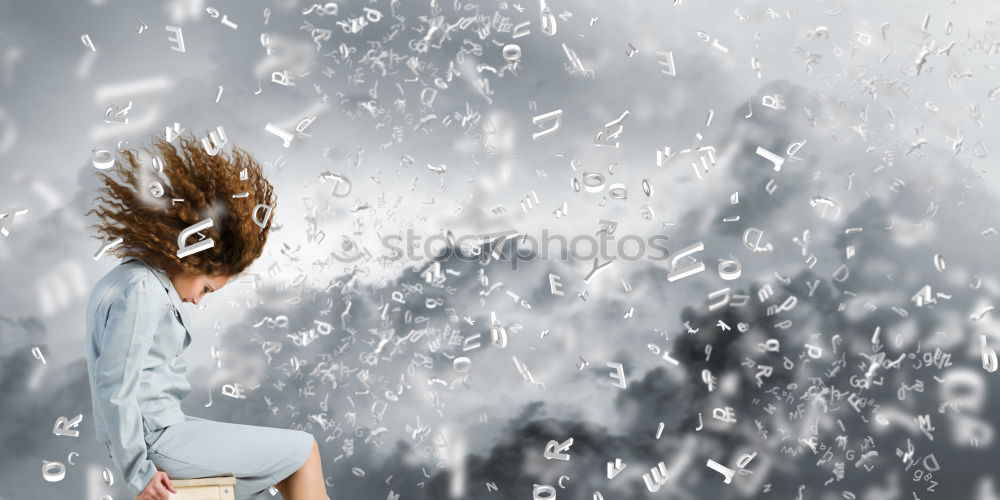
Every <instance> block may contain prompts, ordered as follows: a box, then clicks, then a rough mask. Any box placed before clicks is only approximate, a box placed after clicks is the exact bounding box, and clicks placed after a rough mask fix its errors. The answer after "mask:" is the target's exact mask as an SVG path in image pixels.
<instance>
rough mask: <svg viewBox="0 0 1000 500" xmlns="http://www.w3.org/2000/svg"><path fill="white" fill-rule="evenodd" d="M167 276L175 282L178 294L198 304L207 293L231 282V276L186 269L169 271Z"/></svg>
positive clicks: (187, 300) (185, 299) (182, 298)
mask: <svg viewBox="0 0 1000 500" xmlns="http://www.w3.org/2000/svg"><path fill="white" fill-rule="evenodd" d="M167 277H168V278H170V281H172V282H173V284H174V289H175V290H177V295H179V296H180V298H181V300H182V301H184V302H190V303H192V304H195V305H198V303H199V302H201V299H202V297H204V296H205V294H206V293H212V292H214V291H216V290H219V289H220V288H222V287H224V286H226V284H227V283H229V278H230V277H229V276H207V275H203V274H194V273H191V272H188V271H184V270H178V271H174V272H173V273H170V272H168V273H167Z"/></svg>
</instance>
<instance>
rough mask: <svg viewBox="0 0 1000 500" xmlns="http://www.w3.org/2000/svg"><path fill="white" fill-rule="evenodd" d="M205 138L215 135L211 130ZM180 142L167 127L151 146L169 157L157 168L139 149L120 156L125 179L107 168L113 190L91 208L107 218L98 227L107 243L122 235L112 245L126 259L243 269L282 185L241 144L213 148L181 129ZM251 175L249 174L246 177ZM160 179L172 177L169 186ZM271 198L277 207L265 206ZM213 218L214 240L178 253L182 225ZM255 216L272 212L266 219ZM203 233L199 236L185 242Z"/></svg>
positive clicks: (259, 246)
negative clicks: (274, 182) (261, 221)
mask: <svg viewBox="0 0 1000 500" xmlns="http://www.w3.org/2000/svg"><path fill="white" fill-rule="evenodd" d="M202 137H208V135H207V134H206V135H203V136H202ZM176 141H177V142H178V143H179V145H178V146H177V147H175V146H174V145H173V144H172V143H171V142H170V141H167V140H166V138H165V137H164V136H163V135H162V134H160V135H156V136H154V138H153V140H152V145H153V147H154V148H155V151H152V152H150V151H148V150H145V149H144V151H145V152H146V153H148V154H149V156H150V157H154V158H158V159H159V160H161V161H162V167H163V168H162V169H160V170H157V169H156V168H155V165H156V163H154V162H152V161H151V158H141V157H140V155H138V154H137V152H136V151H133V150H130V149H126V150H123V151H119V152H120V153H122V156H124V158H125V160H126V161H127V163H126V161H118V160H115V161H114V165H113V166H111V167H109V170H111V171H113V172H114V173H116V174H117V176H118V177H119V178H120V179H123V180H124V182H123V183H120V182H118V181H116V180H115V179H113V178H112V177H111V176H110V175H108V174H105V173H103V172H100V173H99V175H100V176H101V178H102V181H103V182H104V187H103V188H102V189H100V191H99V192H101V193H103V194H104V195H107V196H100V197H98V198H95V199H94V201H95V202H98V201H99V202H101V204H100V205H98V206H97V208H93V209H91V210H89V211H87V212H86V213H85V214H84V215H90V214H92V213H96V214H97V216H98V217H99V218H100V220H101V222H100V223H98V224H94V225H92V226H90V227H91V228H96V230H97V233H98V235H96V236H91V237H92V238H97V239H102V240H105V243H107V242H111V241H115V240H117V239H119V238H121V239H122V243H121V244H120V245H116V246H114V247H113V248H112V249H109V250H108V253H110V254H112V255H115V256H116V257H119V258H124V257H126V256H135V257H137V258H139V259H141V260H143V261H144V262H146V263H148V264H150V265H152V266H154V267H157V268H160V269H162V270H168V271H173V270H178V269H181V270H186V271H188V272H192V273H195V274H202V275H208V276H231V277H233V276H236V275H238V274H240V273H241V272H243V270H244V269H246V268H247V267H249V266H250V264H251V263H253V261H254V260H256V259H257V257H259V256H260V255H261V253H262V252H263V250H264V243H265V242H266V241H267V236H268V233H269V232H270V229H271V221H272V220H273V210H274V207H275V206H276V205H277V199H276V197H275V195H274V188H273V187H272V186H271V184H270V183H269V182H268V181H267V179H265V178H264V175H263V172H262V168H261V166H260V164H259V163H258V162H257V161H256V160H255V159H254V158H253V157H252V156H251V155H250V154H249V153H247V152H246V151H243V150H241V149H240V148H238V147H236V146H235V145H234V146H233V147H232V151H231V153H230V154H226V153H225V151H222V150H220V151H218V152H217V153H216V154H215V155H212V154H209V153H208V151H206V149H205V148H203V147H202V146H201V145H199V143H198V139H197V138H196V137H194V136H193V135H192V136H184V135H179V136H177V138H176ZM243 178H245V180H244V179H243ZM160 181H166V184H167V185H164V183H162V182H160ZM259 205H267V206H269V207H271V208H270V209H266V208H260V209H259V211H258V214H257V215H255V214H254V213H253V212H255V211H257V208H256V207H258V206H259ZM209 217H211V219H212V225H211V226H210V227H208V228H206V229H203V230H202V231H200V233H201V234H203V235H205V237H206V238H212V240H214V244H213V246H212V247H210V248H207V249H205V250H201V251H197V252H195V253H192V254H189V255H186V256H184V257H178V255H177V254H178V250H179V245H178V241H177V239H178V236H179V235H180V233H181V231H183V230H185V229H187V228H189V227H191V226H192V225H194V224H197V223H199V222H202V221H205V220H206V219H208V218H209ZM254 217H260V218H266V222H265V223H264V224H263V226H260V225H258V223H257V222H255V221H254ZM198 241H199V240H198V239H197V236H191V237H189V238H188V241H186V242H185V243H186V244H187V245H192V244H194V243H197V242H198Z"/></svg>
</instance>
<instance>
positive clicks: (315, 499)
mask: <svg viewBox="0 0 1000 500" xmlns="http://www.w3.org/2000/svg"><path fill="white" fill-rule="evenodd" d="M274 487H275V488H276V489H277V490H278V492H279V493H281V497H282V498H283V499H284V500H329V498H330V497H328V496H327V495H326V482H325V481H324V480H323V465H322V464H321V463H320V457H319V444H317V443H316V440H315V439H314V440H313V447H312V451H311V452H309V457H308V458H307V459H306V463H304V464H303V465H302V467H300V468H299V470H297V471H295V472H293V473H292V475H290V476H288V477H286V478H285V479H283V480H281V481H279V482H278V483H277V484H275V485H274Z"/></svg>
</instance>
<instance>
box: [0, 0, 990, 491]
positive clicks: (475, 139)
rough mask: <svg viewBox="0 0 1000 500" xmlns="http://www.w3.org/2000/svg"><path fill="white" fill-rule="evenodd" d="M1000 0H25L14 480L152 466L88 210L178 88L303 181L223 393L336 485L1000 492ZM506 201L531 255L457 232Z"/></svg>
mask: <svg viewBox="0 0 1000 500" xmlns="http://www.w3.org/2000/svg"><path fill="white" fill-rule="evenodd" d="M546 8H547V10H546ZM224 16H225V17H224ZM998 22H1000V5H998V4H996V3H995V2H988V1H958V0H956V1H952V2H941V1H904V0H895V1H886V2H863V1H860V0H854V1H819V2H801V1H791V0H786V1H769V2H756V1H750V2H732V1H723V2H718V1H717V2H709V1H704V0H686V1H684V0H674V1H656V2H651V1H622V2H599V1H592V0H587V1H574V2H568V1H550V2H536V1H526V2H510V1H505V0H497V1H485V2H479V3H477V2H436V1H434V2H402V1H383V0H380V1H373V2H324V3H319V4H313V3H309V2H300V1H278V2H261V1H241V2H235V1H222V2H211V3H209V2H203V1H167V2H152V1H142V2H125V1H121V0H104V1H93V0H91V1H83V2H76V3H73V4H66V3H63V2H53V1H51V0H48V1H32V2H15V1H10V0H0V42H2V43H0V96H2V97H0V169H2V171H3V174H4V178H5V179H6V182H3V183H0V200H3V205H2V206H0V209H2V211H3V212H4V213H6V214H7V215H6V216H5V218H4V219H0V220H2V221H3V223H4V228H5V234H3V235H2V237H0V263H2V264H3V267H4V273H2V275H0V294H2V298H3V301H2V302H0V304H2V306H0V366H2V368H0V370H2V371H0V394H2V395H3V396H4V402H5V404H4V411H3V412H2V413H0V419H2V420H0V423H2V425H0V450H2V451H0V499H13V498H57V497H58V498H87V499H94V500H96V499H98V498H101V495H105V494H109V495H112V496H113V497H115V498H118V497H122V496H123V495H125V494H126V492H125V490H124V489H123V488H121V485H120V480H118V479H120V478H119V477H118V475H119V474H120V473H119V471H118V470H117V469H115V467H114V465H113V464H112V463H111V462H110V460H108V459H107V457H106V455H105V453H104V448H103V446H102V445H101V444H100V443H98V442H97V441H96V440H95V438H94V436H93V432H92V422H91V421H90V419H91V418H92V413H91V408H90V403H89V392H88V391H89V387H88V386H87V382H86V380H87V379H86V376H85V375H86V364H85V360H84V357H83V355H82V346H83V340H84V334H83V320H84V317H85V310H84V308H85V305H86V297H87V295H88V294H89V292H90V290H91V287H92V286H93V284H94V283H96V281H97V280H98V279H99V278H100V277H101V276H102V275H103V274H104V273H106V272H107V271H108V270H109V269H111V268H112V267H113V266H115V265H117V263H118V262H117V261H116V260H114V259H113V258H109V257H102V258H100V259H98V260H95V259H94V258H93V256H94V255H95V254H96V253H97V252H98V250H99V249H100V248H101V246H102V243H101V242H99V241H98V240H96V239H94V238H92V234H91V232H90V230H89V228H88V227H87V226H88V225H89V224H91V223H93V222H94V221H93V220H92V219H89V218H88V217H86V216H84V215H83V214H84V212H86V211H87V210H89V209H90V208H92V207H93V200H94V198H96V197H97V195H98V193H97V190H98V189H99V188H100V185H99V184H98V177H97V172H98V169H97V168H95V166H94V162H93V160H94V154H95V152H96V151H100V150H110V151H115V150H116V149H117V148H119V147H121V148H123V149H124V148H137V147H142V146H144V145H146V144H148V142H147V139H148V137H149V136H150V135H151V134H154V133H162V132H163V130H164V128H165V127H173V126H174V124H175V123H177V124H179V125H178V126H179V127H182V129H183V130H186V131H192V132H194V133H195V134H196V135H199V136H205V135H207V134H208V132H209V131H217V130H218V129H217V128H218V127H222V128H223V129H224V132H225V136H226V138H227V139H228V144H229V145H233V146H238V147H240V148H241V149H244V150H246V151H248V152H250V153H252V154H253V155H254V157H255V158H257V159H258V161H260V162H261V164H262V165H264V171H265V174H266V175H267V176H268V179H269V180H270V182H271V183H272V184H273V185H274V186H275V190H276V194H277V197H278V206H277V208H276V209H275V211H274V218H275V219H274V220H275V227H274V228H273V230H272V232H271V237H270V239H269V241H268V246H267V249H266V250H265V252H264V254H263V255H262V256H261V257H260V259H258V261H256V262H255V263H254V265H253V266H252V268H251V272H252V275H253V276H255V277H256V282H255V283H252V282H250V281H240V282H234V283H233V284H232V285H230V286H227V287H226V288H225V289H223V290H220V291H219V292H217V293H213V294H212V296H210V297H208V298H206V300H205V301H204V302H203V303H202V304H201V306H199V307H197V308H196V307H194V306H190V307H191V314H190V316H191V317H192V318H193V319H194V326H193V331H195V332H196V333H197V334H196V335H195V336H194V339H193V342H192V344H191V345H190V347H189V348H188V350H187V351H186V353H185V356H186V360H187V364H188V366H189V369H190V372H189V379H190V380H191V382H192V386H193V391H192V393H191V395H190V396H189V397H188V398H187V399H186V400H185V401H184V402H183V405H184V409H185V411H186V412H187V413H189V414H192V415H196V416H201V417H203V418H211V419H214V420H220V421H228V422H236V423H245V424H252V425H265V426H274V427H290V428H298V429H303V430H307V431H308V432H311V433H312V434H313V435H314V436H315V437H316V439H317V441H318V442H319V443H320V445H321V451H322V455H323V464H324V474H325V475H326V476H327V481H328V484H333V486H331V487H330V488H329V494H330V496H331V498H386V497H387V496H390V497H391V495H394V494H398V495H400V497H399V498H400V499H402V500H409V499H416V498H455V499H457V498H497V497H500V498H521V499H523V498H531V497H532V496H533V495H535V498H549V496H546V495H552V496H553V497H554V496H555V494H554V493H547V492H546V488H552V491H553V492H558V496H559V498H574V499H576V498H579V499H584V498H586V499H591V498H596V497H595V492H600V494H601V495H603V498H607V499H609V500H610V499H613V498H705V497H717V498H778V497H780V498H797V497H800V498H859V499H864V498H899V499H903V498H914V496H915V495H916V496H917V497H919V498H933V497H934V496H935V495H937V496H942V495H943V497H945V498H977V499H990V498H997V496H996V493H995V492H996V490H997V488H996V485H995V479H994V476H995V472H994V471H993V470H992V469H991V467H990V464H992V463H995V460H996V459H997V458H998V456H997V452H996V441H995V439H994V437H993V434H994V431H995V429H994V426H993V424H992V423H991V421H990V419H989V417H988V415H990V414H992V413H993V412H995V410H996V408H994V406H995V405H994V404H993V399H994V398H992V397H991V396H993V395H995V394H996V392H997V390H998V389H997V385H996V384H995V383H993V382H992V377H993V376H994V375H995V374H994V373H991V372H988V371H986V370H984V369H983V365H982V361H981V359H982V358H981V351H980V343H979V342H980V335H985V336H986V339H987V341H988V345H991V346H992V348H993V349H995V348H996V346H997V345H1000V335H998V332H1000V329H998V328H997V327H998V326H1000V325H998V324H997V322H996V319H995V315H994V314H993V313H992V309H991V308H992V307H993V305H994V304H995V303H996V298H997V296H998V294H1000V281H998V279H997V273H996V264H995V258H994V255H996V252H997V250H998V249H997V241H998V238H997V234H996V229H995V228H997V227H998V226H1000V222H998V220H997V213H998V206H997V202H996V200H997V195H998V193H1000V179H998V178H997V175H996V173H995V172H993V169H992V158H993V155H994V154H995V152H996V151H998V150H1000V139H998V137H1000V136H998V134H997V133H996V132H997V116H996V113H997V106H996V97H997V96H998V95H1000V90H998V89H1000V86H998V85H1000V84H998V83H997V82H998V79H997V78H996V68H997V61H998V57H1000V39H998V32H997V23H998ZM167 26H174V27H179V28H180V30H181V36H182V38H183V44H184V51H183V52H179V51H176V50H173V49H172V48H171V47H172V46H175V45H176V42H172V41H171V40H170V39H171V38H175V37H176V35H175V34H174V33H173V32H172V31H168V30H167V29H166V27H167ZM91 47H93V48H91ZM515 56H516V57H515ZM668 61H669V62H670V63H669V64H668ZM125 109H127V112H125V111H124V110H125ZM549 113H554V115H558V120H557V121H551V120H548V119H546V118H544V115H546V114H549ZM554 115H550V116H554ZM126 118H127V123H126V122H125V119H126ZM616 121H617V124H616V123H615V122H616ZM555 123H558V128H556V129H555V130H553V131H551V132H548V133H545V134H544V135H543V136H541V137H537V134H539V133H540V132H542V131H543V130H545V129H548V128H549V127H552V126H554V124H555ZM269 124H270V127H269V126H268V125H269ZM278 129H280V130H283V131H285V132H286V133H288V134H290V135H291V137H292V138H291V140H290V143H289V144H288V147H284V145H283V139H282V137H280V136H279V133H275V132H272V131H271V130H278ZM126 141H127V142H126ZM615 144H617V145H615ZM229 145H227V146H224V149H226V148H228V147H230V146H229ZM778 157H780V158H781V159H780V160H774V158H778ZM779 163H780V165H779ZM337 179H340V180H343V181H344V182H338V181H337ZM347 183H349V191H347V190H346V189H347ZM345 193H346V194H345ZM25 209H26V210H27V212H26V213H23V212H21V211H23V210H25ZM14 212H17V215H13V214H14ZM11 217H13V220H12V221H11V219H10V218H11ZM602 228H605V232H606V233H609V234H608V235H607V236H610V237H611V239H610V241H611V243H610V250H609V251H610V252H614V253H613V254H612V255H611V257H616V258H615V259H614V261H613V262H611V263H610V264H609V265H608V266H607V267H603V268H601V269H599V270H597V271H593V267H594V265H595V264H594V256H593V255H591V253H592V250H593V248H592V247H591V246H590V245H589V244H588V243H587V241H588V240H589V241H594V240H596V239H597V238H599V237H600V234H601V233H600V230H601V229H602ZM748 230H751V231H752V230H760V231H761V233H760V234H761V235H762V236H761V240H760V242H759V244H758V245H754V244H752V243H748V241H751V240H748V237H747V236H746V231H748ZM504 231H511V232H514V233H512V234H516V237H514V238H512V239H511V240H508V241H507V242H506V243H504V244H502V245H501V248H502V254H503V255H501V257H502V258H501V259H499V260H497V259H493V258H491V259H488V260H487V259H479V260H477V259H475V258H474V257H471V256H469V255H462V254H458V253H457V252H456V251H454V250H455V249H454V248H452V250H453V251H452V252H451V253H450V254H448V255H444V256H440V255H435V254H434V252H433V250H435V249H441V248H442V247H445V244H446V243H447V242H448V241H450V240H455V241H457V242H458V243H460V244H465V247H464V248H478V247H477V246H476V242H477V241H481V239H482V238H483V237H484V235H489V234H496V233H499V232H504ZM546 234H547V235H549V236H552V237H553V238H556V237H562V238H563V239H564V240H563V241H564V242H565V243H564V244H563V245H564V246H560V244H559V242H558V241H554V242H550V243H549V246H548V247H545V248H546V249H547V250H548V252H543V251H542V250H543V248H542V246H541V245H542V243H541V242H542V240H543V238H544V235H546ZM751 234H754V233H751ZM754 236H755V237H756V235H755V234H754ZM415 238H419V240H416V239H415ZM652 239H655V240H656V241H659V242H660V245H661V246H662V248H663V251H660V250H659V249H656V248H653V246H652V245H651V243H650V241H651V240H652ZM429 240H433V243H430V244H429V243H427V242H428V241H429ZM389 242H391V243H392V244H391V245H389V244H388V243H389ZM699 243H700V246H698V245H699ZM407 245H410V246H411V247H413V251H412V252H407V253H406V254H405V255H404V256H403V258H398V257H399V256H397V255H396V254H394V253H393V248H398V249H402V248H405V247H406V246H407ZM623 245H624V246H623ZM637 245H638V247H637ZM755 247H756V248H755ZM560 248H565V251H564V252H562V251H560ZM692 248H700V250H697V251H695V250H692ZM623 249H624V250H625V252H624V253H623ZM485 253H487V254H488V253H490V249H489V248H487V249H486V250H485ZM688 253H690V257H680V258H677V259H673V257H674V256H675V255H686V254H688ZM667 254H669V256H667ZM512 255H513V258H512ZM628 255H632V256H634V257H629V256H628ZM366 256H367V257H366ZM606 261H607V259H606V258H605V257H603V256H602V257H600V259H599V263H600V264H605V263H606ZM723 261H728V262H729V263H728V264H725V266H723V267H721V268H720V264H723V263H724V262H723ZM694 262H700V263H701V264H703V265H704V268H703V269H701V270H696V271H695V272H693V273H691V274H689V275H688V276H686V277H683V278H680V279H671V275H672V274H674V275H676V274H677V273H679V272H681V269H684V268H686V266H688V265H689V264H692V263H694ZM733 262H738V266H739V269H740V273H739V276H738V277H736V278H734V279H724V276H723V275H724V274H725V272H731V271H732V269H733V267H732V266H733V265H735V264H733ZM726 266H728V267H726ZM588 273H590V275H588ZM553 280H556V281H557V282H558V283H560V284H559V285H552V284H551V283H552V281H553ZM727 289H728V290H727ZM559 291H561V293H559ZM726 296H728V297H729V299H730V300H729V303H728V304H727V303H725V301H722V302H720V299H721V298H722V297H726ZM185 307H188V306H187V305H186V306H185ZM494 318H495V319H494ZM326 325H329V330H327V329H326ZM303 338H307V339H310V340H308V341H306V342H304V341H303V340H302V339H303ZM501 338H506V342H502V341H500V340H498V339H501ZM476 344H479V347H475V345H476ZM34 348H37V350H35V351H33V349H34ZM35 352H37V353H40V355H41V356H43V357H44V359H45V362H44V363H43V362H42V361H41V360H40V359H37V358H36V356H35V354H34V353H35ZM664 353H666V354H667V355H668V356H667V358H664ZM817 353H819V354H818V355H816V354H817ZM460 357H465V358H467V359H468V361H465V360H462V361H460V362H456V361H455V360H456V359H457V358H460ZM667 359H671V360H674V361H676V363H674V362H671V361H668V360H667ZM900 360H901V361H900ZM608 363H621V365H622V368H623V373H624V385H625V387H620V386H616V385H614V382H615V379H614V378H613V376H612V373H613V372H614V368H612V367H609V366H608ZM873 363H874V364H877V365H878V366H877V367H873ZM463 367H468V371H467V372H465V371H463V370H464V368H463ZM706 380H708V381H709V382H706ZM533 382H534V383H533ZM710 386H711V388H710ZM236 392H238V393H239V396H242V397H233V395H234V394H235V393H236ZM727 407H728V408H730V409H731V411H732V413H733V414H734V415H735V417H734V419H730V420H734V421H727V420H725V419H719V418H714V417H713V414H716V413H717V412H723V413H724V412H725V409H726V408H727ZM78 414H80V415H82V422H81V423H80V425H79V427H78V429H79V436H76V437H69V436H57V435H55V434H53V433H52V426H53V425H55V422H56V420H57V419H58V418H59V417H60V416H63V417H66V418H73V417H75V416H76V415H78ZM661 422H662V424H663V429H662V430H659V432H658V428H659V424H660V423H661ZM699 422H701V424H699ZM699 425H702V426H703V427H701V428H700V430H696V428H698V427H699ZM657 434H659V436H658V435H657ZM570 438H573V444H572V445H571V446H569V448H568V452H567V453H568V454H569V459H568V460H561V459H558V458H556V459H553V458H547V457H546V456H545V453H544V452H545V450H546V447H547V446H548V445H549V443H550V442H552V441H556V442H558V443H564V442H566V441H567V440H569V439H570ZM910 447H912V453H909V452H908V450H910V449H911V448H910ZM897 450H899V451H897ZM73 452H75V453H76V454H75V455H73V457H72V458H70V457H69V455H70V454H71V453H73ZM872 452H876V453H872ZM752 453H756V455H754V457H753V458H752V459H751V460H750V461H749V462H746V463H745V467H742V468H740V467H738V466H737V463H738V462H740V459H741V457H744V456H746V455H749V454H752ZM908 453H909V454H908ZM903 455H907V458H908V461H907V462H905V463H904V461H903ZM616 458H620V459H622V461H623V462H625V463H626V464H627V467H626V468H625V469H624V470H623V471H622V472H621V473H620V474H618V475H617V476H615V477H614V478H613V479H609V478H608V477H607V464H608V462H613V461H614V460H615V459H616ZM708 460H714V461H716V462H718V463H720V464H722V465H724V466H727V467H729V468H731V469H734V470H736V469H740V470H738V472H736V473H735V477H734V478H733V479H732V481H731V482H730V483H728V484H727V483H724V482H723V481H722V478H723V476H722V475H721V474H720V473H718V472H716V471H714V470H712V469H711V468H709V467H707V466H706V462H707V461H708ZM43 461H59V462H62V463H63V464H65V466H66V474H65V477H64V478H63V479H62V480H60V481H58V482H49V481H46V480H45V478H44V477H43V474H42V470H41V465H42V463H43ZM913 461H918V462H919V463H918V464H912V463H911V462H913ZM659 462H663V463H664V467H665V470H667V471H668V479H667V481H666V482H665V483H664V484H663V485H662V486H661V487H660V488H659V490H658V491H657V492H652V491H650V489H649V488H648V487H647V486H646V484H645V483H644V480H643V477H642V476H643V474H644V473H645V474H648V473H649V472H650V470H651V469H653V468H656V467H657V464H658V463H659ZM104 467H107V468H109V470H110V471H111V472H112V473H113V474H114V475H115V476H116V482H115V484H114V485H110V486H109V485H107V484H106V483H105V482H104V481H103V480H102V477H101V469H102V468H104ZM917 470H921V471H922V472H920V473H919V474H917V473H915V471H917ZM928 472H930V473H931V474H927V473H928ZM927 477H932V479H926V478H927ZM560 478H562V479H560ZM932 482H934V483H937V484H936V486H934V485H932V484H931V483H932ZM539 485H540V486H539ZM539 488H541V491H539ZM494 490H495V491H494Z"/></svg>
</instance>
